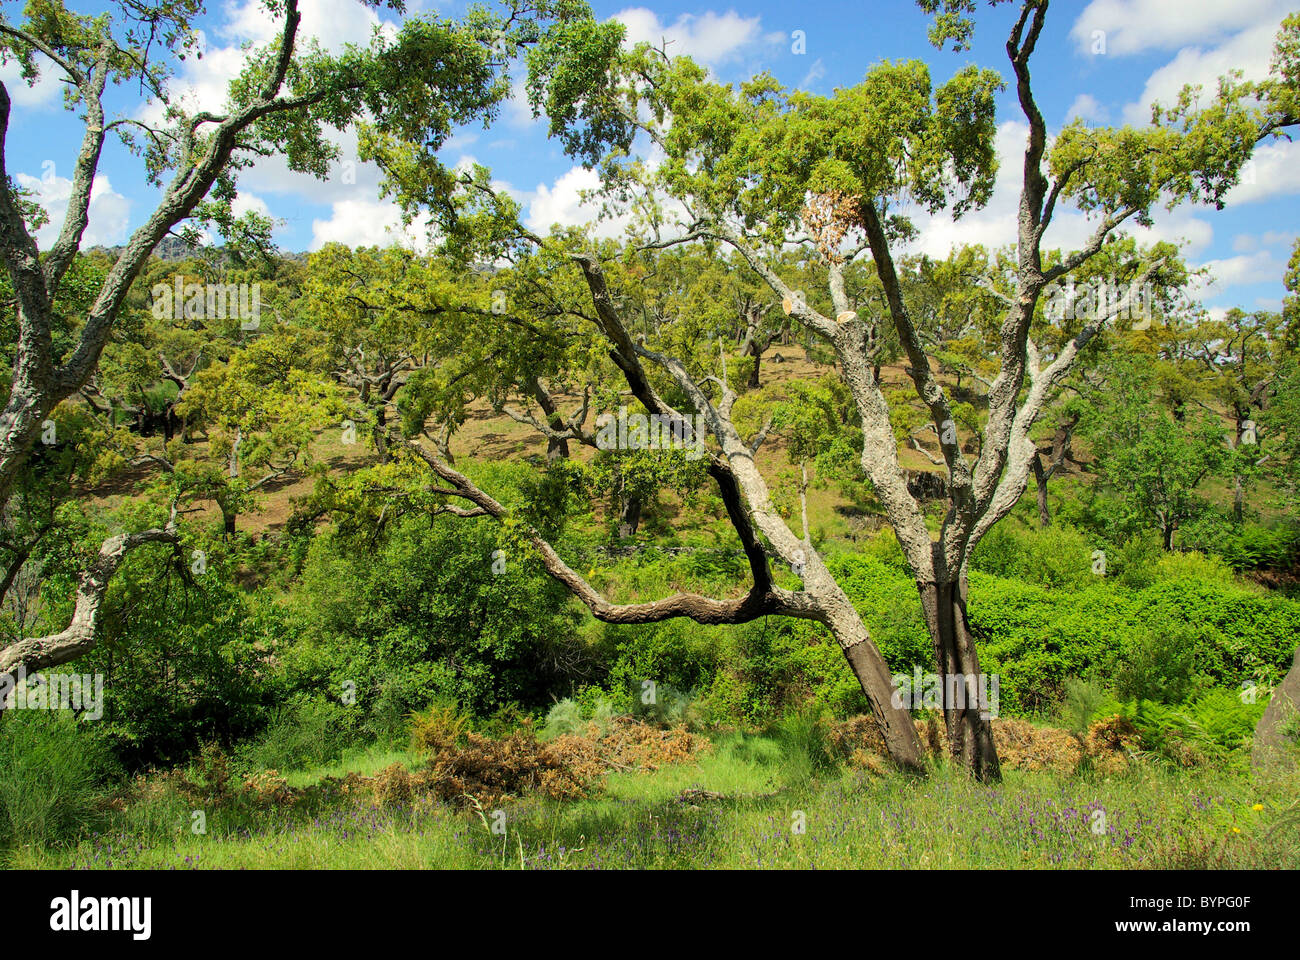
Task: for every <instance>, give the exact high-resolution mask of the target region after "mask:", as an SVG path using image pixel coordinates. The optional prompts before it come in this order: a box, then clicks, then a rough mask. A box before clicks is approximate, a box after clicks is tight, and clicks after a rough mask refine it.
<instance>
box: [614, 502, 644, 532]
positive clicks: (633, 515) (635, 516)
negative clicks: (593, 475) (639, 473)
mask: <svg viewBox="0 0 1300 960" xmlns="http://www.w3.org/2000/svg"><path fill="white" fill-rule="evenodd" d="M639 526H641V498H640V497H633V496H625V497H624V499H623V509H622V510H620V511H619V516H618V535H619V536H620V537H634V536H636V531H637V528H638V527H639Z"/></svg>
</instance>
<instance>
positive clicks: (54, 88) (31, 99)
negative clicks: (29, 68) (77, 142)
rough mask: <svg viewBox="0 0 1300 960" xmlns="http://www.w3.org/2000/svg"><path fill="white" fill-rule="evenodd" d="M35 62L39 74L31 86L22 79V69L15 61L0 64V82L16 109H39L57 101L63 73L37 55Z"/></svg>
mask: <svg viewBox="0 0 1300 960" xmlns="http://www.w3.org/2000/svg"><path fill="white" fill-rule="evenodd" d="M36 61H37V63H36V66H37V67H38V68H39V70H40V72H39V73H38V74H37V76H36V81H35V82H34V83H31V84H28V82H27V81H26V80H24V79H23V77H22V67H21V66H19V64H18V61H17V60H10V61H9V62H8V63H0V82H2V83H4V85H5V89H6V90H8V91H9V99H10V100H12V101H13V104H14V106H16V107H24V108H27V109H29V110H34V109H40V108H43V107H48V106H50V105H51V104H53V103H55V102H56V101H57V99H58V96H59V90H60V88H61V87H62V86H63V84H62V82H61V81H60V79H59V78H60V77H62V76H63V72H62V71H61V70H60V69H59V68H58V67H57V66H55V65H54V64H53V63H52V62H51V61H49V60H46V59H45V58H44V57H42V56H40V55H39V54H38V55H37V57H36Z"/></svg>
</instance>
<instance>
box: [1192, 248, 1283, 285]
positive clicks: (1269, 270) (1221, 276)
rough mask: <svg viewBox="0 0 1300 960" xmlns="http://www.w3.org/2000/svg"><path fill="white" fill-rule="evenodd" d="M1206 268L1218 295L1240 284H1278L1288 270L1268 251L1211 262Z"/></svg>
mask: <svg viewBox="0 0 1300 960" xmlns="http://www.w3.org/2000/svg"><path fill="white" fill-rule="evenodd" d="M1204 266H1206V267H1209V270H1210V277H1211V278H1212V279H1213V283H1212V288H1213V291H1214V292H1215V293H1216V294H1219V293H1222V292H1223V291H1224V288H1226V287H1230V286H1232V285H1234V284H1238V283H1243V284H1246V283H1278V282H1280V281H1281V279H1282V273H1283V271H1284V270H1285V268H1286V264H1284V263H1283V262H1282V261H1281V260H1278V259H1277V258H1276V257H1274V256H1273V254H1272V252H1270V251H1268V250H1260V251H1258V252H1256V253H1244V254H1238V255H1237V256H1235V257H1224V258H1222V259H1219V260H1210V261H1208V262H1207V263H1205V264H1204Z"/></svg>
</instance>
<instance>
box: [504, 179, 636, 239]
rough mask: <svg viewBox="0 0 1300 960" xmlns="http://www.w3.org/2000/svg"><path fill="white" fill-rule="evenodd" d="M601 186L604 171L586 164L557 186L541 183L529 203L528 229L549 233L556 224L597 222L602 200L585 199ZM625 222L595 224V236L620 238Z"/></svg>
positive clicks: (564, 225)
mask: <svg viewBox="0 0 1300 960" xmlns="http://www.w3.org/2000/svg"><path fill="white" fill-rule="evenodd" d="M599 188H600V174H598V173H597V172H596V171H595V170H587V169H584V168H583V167H573V168H572V169H570V170H569V171H567V172H566V173H565V174H563V175H562V176H561V177H560V178H559V179H558V180H556V181H555V184H554V185H553V186H550V187H548V186H546V184H544V183H539V184H538V185H537V189H536V191H534V192H533V194H532V195H531V197H530V198H529V202H528V216H527V219H526V220H525V223H526V224H527V226H528V229H529V230H532V231H534V232H536V233H545V232H547V231H549V230H550V229H551V226H552V225H554V224H558V225H560V226H562V227H572V226H581V225H583V224H591V223H593V222H594V221H595V220H596V218H597V216H599V214H600V207H601V204H600V201H599V200H598V199H593V200H587V199H584V198H583V194H584V193H585V192H586V191H589V190H597V189H599ZM625 225H626V221H620V220H618V219H610V220H604V221H601V222H600V223H599V224H596V225H594V226H593V228H592V235H593V236H598V237H617V236H620V235H622V233H623V229H624V227H625Z"/></svg>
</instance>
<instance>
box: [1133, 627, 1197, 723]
mask: <svg viewBox="0 0 1300 960" xmlns="http://www.w3.org/2000/svg"><path fill="white" fill-rule="evenodd" d="M1200 644H1201V636H1200V631H1199V630H1197V629H1195V628H1193V627H1192V626H1190V625H1188V624H1181V623H1175V624H1169V625H1167V626H1165V627H1163V628H1154V629H1149V630H1144V631H1142V632H1141V633H1138V634H1135V635H1133V636H1131V637H1129V638H1126V641H1125V642H1124V645H1123V648H1122V650H1121V658H1122V663H1121V665H1120V668H1119V671H1118V673H1117V674H1116V677H1115V690H1116V692H1117V693H1118V694H1119V695H1120V696H1121V697H1123V698H1124V699H1127V700H1154V701H1156V702H1157V703H1181V702H1182V701H1184V700H1185V699H1187V697H1188V696H1189V695H1190V694H1191V692H1192V688H1193V684H1194V677H1193V674H1194V671H1195V665H1196V650H1197V647H1198V646H1200Z"/></svg>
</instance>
